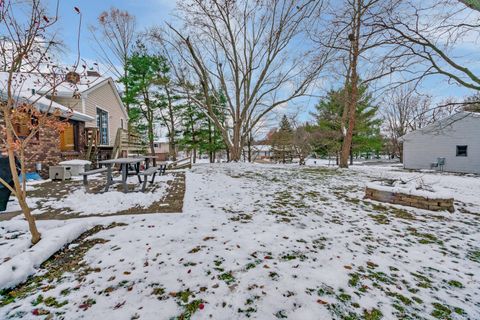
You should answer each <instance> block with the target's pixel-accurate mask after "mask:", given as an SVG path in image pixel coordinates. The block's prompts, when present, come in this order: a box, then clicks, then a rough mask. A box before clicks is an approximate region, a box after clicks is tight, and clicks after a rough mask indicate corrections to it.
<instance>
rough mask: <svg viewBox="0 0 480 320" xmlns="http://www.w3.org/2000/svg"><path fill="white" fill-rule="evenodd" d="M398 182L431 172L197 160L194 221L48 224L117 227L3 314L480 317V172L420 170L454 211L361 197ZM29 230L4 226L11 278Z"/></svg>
mask: <svg viewBox="0 0 480 320" xmlns="http://www.w3.org/2000/svg"><path fill="white" fill-rule="evenodd" d="M393 177H402V178H403V179H418V178H420V175H419V173H414V172H412V173H410V172H404V171H402V170H401V169H400V168H398V167H395V166H392V167H387V166H386V167H380V166H356V167H353V168H352V169H351V170H336V169H333V168H326V167H323V166H309V167H304V168H300V167H298V166H293V165H291V166H288V165H287V166H274V165H271V166H270V165H246V164H217V165H207V164H206V165H199V166H196V167H194V169H193V170H192V171H191V172H189V173H187V187H186V188H187V193H186V195H185V203H184V209H183V213H179V214H153V215H142V216H122V217H108V218H84V219H73V220H69V221H67V222H62V223H59V222H56V221H45V222H42V223H43V224H44V225H43V226H41V228H43V229H44V231H43V232H44V235H45V234H47V233H48V230H47V229H50V230H52V231H51V232H54V231H53V230H55V229H53V228H58V227H64V228H66V226H68V225H70V224H79V223H80V222H79V221H88V224H90V225H98V224H102V225H108V224H110V223H112V222H116V223H118V224H117V225H113V226H111V227H110V228H105V229H103V230H99V232H97V233H94V234H92V235H90V236H88V237H86V238H85V239H83V240H82V241H81V242H79V243H77V244H75V245H71V246H70V247H71V248H70V249H69V250H72V255H77V254H79V253H78V252H76V253H74V251H75V248H76V247H77V246H78V247H79V248H83V247H82V244H86V243H90V242H91V248H90V247H89V248H88V249H89V250H88V249H85V250H83V249H82V250H80V251H81V253H82V254H84V256H82V257H83V262H84V263H80V264H79V265H78V267H75V268H70V269H68V270H67V272H65V273H63V274H62V273H58V272H57V273H55V270H54V271H49V268H48V267H45V268H43V269H42V270H41V271H40V272H37V274H36V278H33V280H31V281H30V283H29V286H24V287H19V288H17V290H16V291H14V292H13V293H10V294H9V295H7V291H5V292H4V296H3V297H2V296H0V319H9V318H13V319H37V318H39V316H37V315H41V314H44V316H43V317H44V318H45V317H47V316H48V314H49V315H50V316H52V318H54V319H56V318H59V319H62V318H65V319H105V320H106V319H171V318H175V317H180V319H189V318H190V317H191V318H192V319H244V318H247V317H249V318H253V319H277V318H289V319H302V320H303V319H368V320H373V319H397V318H402V319H480V298H479V296H480V279H479V278H478V274H479V273H480V216H479V212H480V196H478V193H479V191H480V178H478V177H468V176H463V177H460V176H457V175H450V174H443V175H440V174H430V173H425V174H422V175H421V178H422V179H423V181H424V182H425V183H427V184H435V186H436V188H439V189H444V190H446V191H448V192H450V193H451V194H453V196H454V197H455V199H456V200H457V202H456V207H457V211H456V212H455V213H454V214H450V213H448V212H430V211H425V210H420V209H415V208H406V207H398V206H393V205H388V204H380V203H375V202H371V201H365V200H363V189H364V186H365V185H366V184H367V183H369V182H371V181H372V180H375V179H378V178H393ZM82 223H86V222H82ZM18 224H19V221H7V222H0V249H1V250H2V251H1V255H0V259H2V260H0V263H1V264H2V265H0V273H2V272H11V271H8V270H6V269H5V268H4V266H5V263H3V259H5V257H7V256H8V255H13V254H19V253H21V252H23V251H24V250H25V241H26V239H27V238H26V235H25V234H23V235H18V236H17V237H15V236H8V237H7V236H6V235H12V234H14V232H15V230H18V229H19V228H20V229H21V228H24V227H22V226H18ZM22 230H24V229H22ZM16 239H20V240H16ZM94 239H101V240H94ZM15 241H18V244H17V245H13V244H14V243H15ZM22 241H23V242H22ZM42 241H43V240H42ZM89 241H90V242H89ZM22 243H23V244H22ZM3 248H9V249H8V250H9V251H8V252H9V253H8V254H4V251H3ZM27 252H28V251H27ZM13 259H15V258H12V260H13ZM6 263H8V261H7V262H6ZM10 269H11V268H10ZM52 273H53V276H52ZM33 284H34V285H35V286H32V285H33ZM2 301H3V302H2ZM2 303H3V304H5V305H3V306H2ZM7 303H8V304H7Z"/></svg>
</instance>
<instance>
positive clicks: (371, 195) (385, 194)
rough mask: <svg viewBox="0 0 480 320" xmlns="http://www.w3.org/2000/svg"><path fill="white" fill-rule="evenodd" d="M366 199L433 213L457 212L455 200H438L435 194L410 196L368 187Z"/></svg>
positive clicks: (382, 188)
mask: <svg viewBox="0 0 480 320" xmlns="http://www.w3.org/2000/svg"><path fill="white" fill-rule="evenodd" d="M365 198H366V199H371V200H375V201H380V202H388V203H393V204H400V205H403V206H410V207H415V208H420V209H426V210H432V211H443V210H447V211H449V212H451V213H453V212H455V207H454V206H453V201H454V199H453V198H437V197H435V196H434V194H432V196H431V197H429V196H427V195H415V194H408V193H403V192H398V191H396V190H391V191H389V190H386V187H383V186H379V188H377V187H372V186H367V187H366V188H365Z"/></svg>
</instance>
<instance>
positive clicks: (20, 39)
mask: <svg viewBox="0 0 480 320" xmlns="http://www.w3.org/2000/svg"><path fill="white" fill-rule="evenodd" d="M56 4H57V5H56V11H55V12H54V14H53V16H51V15H49V14H48V12H47V10H46V9H45V8H43V7H42V5H41V1H40V0H32V1H28V2H23V1H4V2H2V3H1V6H0V21H1V23H2V28H1V29H0V30H1V35H0V39H1V40H0V43H1V47H3V48H6V47H9V50H8V51H4V52H3V54H4V57H5V56H7V58H5V59H4V61H5V63H6V65H5V66H4V68H3V69H4V70H5V72H3V74H2V79H1V81H0V86H1V87H0V94H1V97H0V113H1V116H0V122H3V129H2V131H3V132H2V136H3V137H2V138H3V140H4V141H3V142H4V144H3V146H2V147H3V148H5V152H6V153H7V155H8V158H9V164H10V171H11V173H12V180H13V184H9V183H7V182H6V181H4V180H3V179H1V178H0V183H2V184H3V185H4V186H5V187H6V188H8V189H9V190H10V191H11V192H12V193H13V195H14V196H16V197H17V199H18V202H19V204H20V207H21V209H22V211H23V214H24V216H25V218H26V220H27V221H28V226H29V229H30V233H31V235H32V239H31V242H32V244H36V243H37V242H38V241H40V238H41V235H40V233H39V232H38V230H37V227H36V224H35V219H34V217H33V216H32V214H31V210H30V208H29V206H28V203H27V191H26V179H25V174H26V157H25V151H26V150H27V148H28V146H29V143H30V142H31V140H32V138H33V137H35V136H36V135H37V133H38V132H39V131H40V130H41V129H55V130H61V129H62V127H63V125H65V124H66V119H68V117H69V116H70V111H67V110H60V109H58V108H55V107H54V106H53V102H52V100H50V99H47V98H46V97H47V96H48V97H54V96H55V93H56V88H57V87H58V86H59V85H60V84H62V83H63V82H64V80H65V78H64V77H65V73H66V72H69V71H70V72H72V74H75V75H77V76H79V75H78V74H77V73H73V71H75V70H76V69H77V65H78V62H79V58H78V57H77V61H76V62H75V64H74V65H73V66H72V67H71V68H68V69H65V68H61V67H59V66H56V65H54V64H53V63H52V61H51V58H50V57H49V52H50V51H51V49H52V47H53V46H55V44H57V43H58V42H57V41H56V39H55V36H53V35H50V34H49V32H50V31H51V30H52V27H53V26H54V24H55V23H56V22H57V19H58V5H59V3H58V1H57V3H56ZM74 9H75V11H76V12H77V13H79V14H80V10H79V9H78V8H77V7H75V8H74ZM80 25H81V16H80ZM78 32H80V27H79V29H78ZM78 36H79V34H78ZM85 68H86V66H84V70H85ZM21 71H23V72H21ZM32 84H33V85H34V86H35V87H36V88H41V89H44V90H41V91H42V93H40V92H32V91H31V89H29V87H31V85H32ZM20 123H21V124H24V125H25V126H26V129H27V130H26V131H28V132H27V133H26V135H23V134H22V135H21V134H20V132H19V130H18V129H17V127H18V126H17V124H20ZM17 156H18V158H17ZM17 162H18V163H17ZM17 165H19V166H20V172H21V174H22V177H23V179H22V182H21V181H20V179H19V173H18V171H17V169H18V168H17Z"/></svg>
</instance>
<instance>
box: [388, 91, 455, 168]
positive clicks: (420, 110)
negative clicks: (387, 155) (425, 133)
mask: <svg viewBox="0 0 480 320" xmlns="http://www.w3.org/2000/svg"><path fill="white" fill-rule="evenodd" d="M382 104H383V107H382V109H381V112H382V117H383V120H384V130H385V132H386V133H387V135H388V139H389V141H390V144H391V147H392V149H393V150H392V151H393V154H394V155H395V156H398V157H399V159H400V161H402V162H403V142H402V140H401V137H403V136H404V135H406V134H407V133H409V132H411V131H415V130H419V129H422V128H424V127H426V126H428V125H430V124H432V123H435V122H438V121H439V120H441V119H443V118H446V117H447V116H450V115H452V114H453V113H455V112H456V111H457V107H456V105H457V103H455V102H452V101H450V100H447V101H444V102H442V103H440V104H438V105H434V104H433V102H432V97H431V96H427V95H421V94H419V93H417V92H416V91H415V86H414V85H412V84H410V85H405V86H402V87H398V88H395V89H393V90H390V91H389V92H388V93H387V94H386V95H385V96H384V98H383V101H382ZM460 104H461V103H460Z"/></svg>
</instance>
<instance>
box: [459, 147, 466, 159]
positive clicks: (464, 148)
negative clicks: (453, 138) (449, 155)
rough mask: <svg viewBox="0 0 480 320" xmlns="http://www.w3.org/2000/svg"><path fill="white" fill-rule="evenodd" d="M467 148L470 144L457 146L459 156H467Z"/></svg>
mask: <svg viewBox="0 0 480 320" xmlns="http://www.w3.org/2000/svg"><path fill="white" fill-rule="evenodd" d="M467 149H468V146H457V157H466V156H467Z"/></svg>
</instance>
